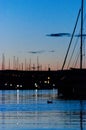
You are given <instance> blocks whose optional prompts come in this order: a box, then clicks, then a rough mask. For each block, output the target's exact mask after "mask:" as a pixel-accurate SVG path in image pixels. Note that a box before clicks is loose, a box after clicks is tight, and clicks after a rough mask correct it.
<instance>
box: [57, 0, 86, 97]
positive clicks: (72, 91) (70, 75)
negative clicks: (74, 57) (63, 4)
mask: <svg viewBox="0 0 86 130" xmlns="http://www.w3.org/2000/svg"><path fill="white" fill-rule="evenodd" d="M83 5H84V0H81V8H80V10H79V14H78V16H77V20H76V24H75V27H74V30H73V34H72V36H71V40H70V44H69V46H68V50H67V53H66V56H65V59H64V62H63V65H62V70H60V71H58V72H57V73H58V79H57V87H58V96H59V97H67V98H74V99H76V98H80V99H81V98H86V69H83V68H82V59H83V54H82V51H83V50H82V46H83V36H84V35H83ZM80 13H81V33H80V39H81V40H80V68H71V69H70V70H68V69H66V70H65V69H64V66H65V63H66V59H67V55H68V52H69V48H70V45H71V41H72V38H73V36H74V32H75V29H76V25H77V21H78V17H79V15H80Z"/></svg>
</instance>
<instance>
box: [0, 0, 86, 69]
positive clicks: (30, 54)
mask: <svg viewBox="0 0 86 130" xmlns="http://www.w3.org/2000/svg"><path fill="white" fill-rule="evenodd" d="M85 2H86V0H85ZM80 4H81V0H0V66H1V65H2V54H3V53H4V55H5V66H6V67H8V66H9V65H8V64H9V59H10V64H11V66H13V57H14V56H15V59H17V57H18V58H19V63H22V62H23V63H25V59H26V62H27V63H30V61H31V64H32V66H33V64H35V66H36V65H37V56H38V58H39V64H42V67H43V69H44V68H47V67H48V66H50V67H51V68H52V69H57V68H61V65H62V63H63V60H64V57H65V54H66V50H67V46H68V44H69V41H70V37H65V36H64V37H48V36H46V34H51V33H62V32H63V33H72V31H73V28H74V25H75V21H76V17H77V15H78V10H79V8H80ZM79 30H80V28H79ZM30 59H31V60H30ZM0 68H1V67H0Z"/></svg>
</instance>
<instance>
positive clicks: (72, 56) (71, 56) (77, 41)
mask: <svg viewBox="0 0 86 130" xmlns="http://www.w3.org/2000/svg"><path fill="white" fill-rule="evenodd" d="M78 40H79V38H78V37H77V39H76V42H75V46H74V48H73V51H72V54H71V57H70V59H69V62H68V66H67V69H68V68H69V65H70V63H71V60H72V57H73V54H74V51H75V49H76V45H77V43H78Z"/></svg>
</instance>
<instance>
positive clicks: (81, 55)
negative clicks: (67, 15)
mask: <svg viewBox="0 0 86 130" xmlns="http://www.w3.org/2000/svg"><path fill="white" fill-rule="evenodd" d="M81 2H82V3H81V45H80V69H82V60H83V59H82V57H83V54H82V44H83V3H84V0H82V1H81Z"/></svg>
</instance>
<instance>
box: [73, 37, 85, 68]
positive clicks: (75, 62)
mask: <svg viewBox="0 0 86 130" xmlns="http://www.w3.org/2000/svg"><path fill="white" fill-rule="evenodd" d="M84 46H85V37H84V39H83V45H82V47H84ZM79 56H80V50H79V52H78V53H77V56H76V58H75V61H74V62H73V66H74V68H75V67H76V65H77V62H78V59H79ZM74 64H75V65H74Z"/></svg>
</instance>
